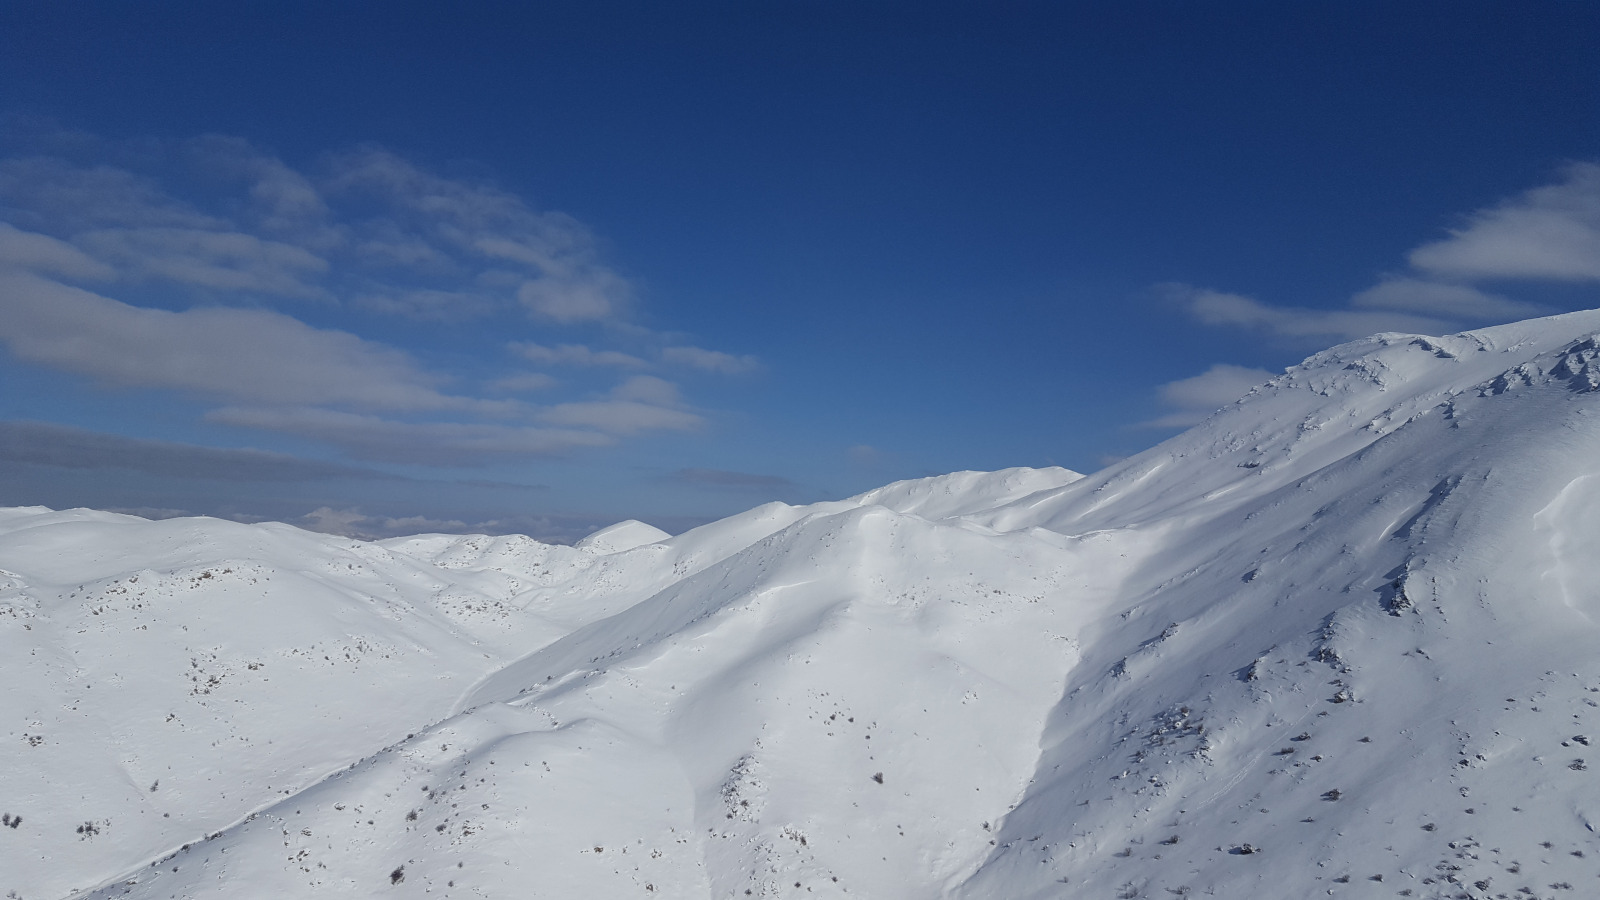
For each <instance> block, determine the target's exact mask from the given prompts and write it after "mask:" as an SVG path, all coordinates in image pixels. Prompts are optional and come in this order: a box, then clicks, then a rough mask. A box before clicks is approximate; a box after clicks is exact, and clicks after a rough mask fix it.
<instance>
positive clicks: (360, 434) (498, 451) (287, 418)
mask: <svg viewBox="0 0 1600 900" xmlns="http://www.w3.org/2000/svg"><path fill="white" fill-rule="evenodd" d="M557 408H559V407H557ZM206 420H207V421H210V422H215V423H217V424H222V425H232V426H236V427H242V428H255V429H263V430H267V431H278V432H284V433H287V434H293V435H298V436H300V437H304V438H310V439H312V440H315V441H321V442H323V443H327V444H332V445H334V446H336V447H339V448H340V449H342V450H344V451H345V452H346V453H348V454H350V455H351V456H354V457H356V458H357V459H365V460H370V461H372V462H388V463H414V464H420V465H436V466H445V465H470V464H474V463H482V462H488V461H491V460H495V459H505V458H508V457H519V456H522V457H529V456H532V457H540V456H544V457H548V456H563V455H566V454H569V453H572V452H573V451H576V450H581V449H585V448H592V447H606V446H610V445H612V444H614V443H616V438H615V437H613V435H616V434H633V433H637V432H638V431H640V430H643V429H642V428H634V429H631V430H618V429H606V428H598V427H596V426H595V425H594V424H593V423H590V422H584V421H572V422H559V421H554V420H553V419H552V420H551V423H552V424H556V425H563V424H570V425H574V426H579V427H574V428H543V427H537V426H532V425H506V424H497V423H486V422H459V421H455V422H411V421H404V420H399V419H392V418H385V417H382V416H377V415H372V414H369V413H355V412H347V411H344V410H335V409H324V408H318V407H281V406H274V407H248V406H225V407H222V408H220V409H215V410H212V411H211V412H209V413H207V414H206ZM584 426H587V427H584Z"/></svg>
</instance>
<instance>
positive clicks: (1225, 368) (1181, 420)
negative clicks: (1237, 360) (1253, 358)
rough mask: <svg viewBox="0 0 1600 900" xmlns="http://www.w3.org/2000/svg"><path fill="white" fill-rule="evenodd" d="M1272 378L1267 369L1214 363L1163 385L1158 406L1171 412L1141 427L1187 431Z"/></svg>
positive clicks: (1273, 375) (1272, 375)
mask: <svg viewBox="0 0 1600 900" xmlns="http://www.w3.org/2000/svg"><path fill="white" fill-rule="evenodd" d="M1274 377H1275V374H1274V373H1272V372H1269V371H1267V370H1266V369H1251V368H1246V367H1244V366H1234V365H1229V364H1227V363H1217V364H1216V365H1213V366H1212V367H1211V368H1209V369H1207V370H1206V371H1204V372H1202V373H1201V374H1199V375H1195V376H1192V377H1189V378H1180V379H1179V380H1177V381H1169V382H1167V383H1166V384H1164V385H1162V386H1161V388H1160V391H1159V396H1160V399H1161V403H1162V405H1164V406H1167V407H1170V408H1172V412H1170V413H1168V414H1166V415H1164V416H1162V417H1160V418H1158V419H1153V420H1151V421H1149V422H1145V423H1143V424H1144V425H1145V426H1147V427H1150V428H1187V427H1188V426H1190V425H1194V424H1195V423H1197V422H1200V421H1201V420H1203V419H1205V418H1206V417H1207V416H1209V415H1211V414H1212V413H1214V412H1216V411H1217V410H1218V409H1221V408H1222V407H1224V406H1227V405H1228V404H1229V403H1232V402H1233V401H1235V400H1238V399H1239V398H1240V397H1243V396H1244V395H1245V394H1247V393H1249V392H1250V390H1251V389H1252V388H1254V387H1256V386H1258V385H1261V384H1265V383H1266V382H1268V381H1270V380H1271V379H1272V378H1274Z"/></svg>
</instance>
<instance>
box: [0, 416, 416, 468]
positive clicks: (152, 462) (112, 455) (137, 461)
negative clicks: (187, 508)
mask: <svg viewBox="0 0 1600 900" xmlns="http://www.w3.org/2000/svg"><path fill="white" fill-rule="evenodd" d="M0 460H4V461H5V462H8V463H25V464H33V465H43V466H55V467H58V468H66V469H114V470H126V471H133V472H141V473H144V474H147V475H164V476H179V477H184V478H206V479H213V480H217V481H233V482H282V481H326V480H333V479H352V478H356V479H369V478H378V479H382V478H385V477H386V476H384V475H382V474H380V473H378V472H374V471H371V470H368V469H360V468H356V467H355V466H347V465H340V464H338V463H327V462H318V461H315V460H308V459H300V458H298V457H294V456H286V455H284V454H281V453H268V452H266V451H262V450H249V449H233V448H218V447H201V446H197V445H194V444H180V443H174V442H171V441H153V440H148V439H143V438H130V437H123V436H121V435H115V434H104V433H101V432H96V431H88V430H85V429H82V428H73V427H70V426H67V425H57V424H53V423H49V422H0Z"/></svg>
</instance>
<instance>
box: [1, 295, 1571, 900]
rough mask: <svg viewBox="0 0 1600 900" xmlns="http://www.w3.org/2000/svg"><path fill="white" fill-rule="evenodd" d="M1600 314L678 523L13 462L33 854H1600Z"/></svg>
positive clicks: (1142, 858)
mask: <svg viewBox="0 0 1600 900" xmlns="http://www.w3.org/2000/svg"><path fill="white" fill-rule="evenodd" d="M1597 335H1600V311H1590V312H1582V313H1572V314H1568V315H1564V316H1556V317H1552V318H1548V319H1539V320H1533V321H1529V322H1523V323H1517V324H1513V325H1506V326H1499V327H1496V328H1490V329H1484V330H1482V331H1477V332H1468V333H1465V334H1461V335H1452V336H1447V337H1421V336H1415V335H1395V334H1388V335H1378V336H1375V337H1373V338H1369V339H1366V340H1362V341H1355V342H1352V343H1349V344H1344V345H1341V346H1339V347H1335V348H1333V349H1331V350H1328V351H1325V352H1323V353H1320V354H1317V355H1315V356H1313V357H1311V358H1309V359H1307V360H1306V361H1305V362H1304V363H1302V364H1301V365H1299V366H1296V367H1294V368H1292V369H1290V370H1289V371H1288V372H1287V373H1285V374H1284V375H1283V376H1281V377H1279V378H1277V379H1274V380H1273V381H1272V382H1270V383H1269V384H1267V385H1264V386H1262V387H1259V388H1257V389H1255V390H1254V391H1252V392H1251V393H1250V394H1249V395H1248V396H1246V397H1244V398H1243V399H1241V400H1240V401H1239V402H1237V403H1235V404H1232V405H1230V406H1228V407H1226V408H1224V409H1222V410H1220V411H1218V412H1217V413H1216V414H1215V415H1213V416H1212V417H1211V418H1210V419H1208V420H1207V421H1206V422H1204V423H1202V424H1201V425H1199V426H1197V427H1196V428H1194V429H1192V430H1190V431H1188V432H1186V433H1184V434H1182V435H1179V436H1177V437H1175V438H1173V439H1171V440H1169V441H1167V442H1165V443H1163V444H1161V445H1160V446H1158V447H1155V448H1152V449H1151V450H1149V451H1146V452H1145V453H1142V454H1140V455H1138V456H1135V457H1133V458H1131V459H1128V460H1126V461H1124V462H1122V463H1120V464H1118V465H1116V466H1113V467H1111V468H1109V469H1106V470H1104V471H1102V472H1099V473H1096V474H1094V475H1092V476H1089V477H1082V476H1079V475H1077V474H1075V473H1072V472H1068V471H1066V470H1063V469H1041V470H1032V469H1010V470H1005V471H1001V472H993V473H978V472H960V473H954V474H951V475H947V476H941V477H937V478H929V479H920V480H915V481H909V482H900V483H897V484H893V485H889V486H887V487H884V488H880V489H878V490H876V491H871V492H869V493H867V494H863V495H861V496H858V497H854V498H851V499H848V500H842V501H837V502H829V503H820V504H815V505H812V506H806V507H790V506H786V505H784V504H779V503H773V504H768V505H766V506H762V507H758V508H756V509H753V510H750V511H749V512H746V513H742V514H740V515H737V516H733V517H730V518H728V519H725V520H722V521H720V522H715V523H712V524H709V525H706V526H703V527H701V528H698V529H695V530H693V531H690V532H688V533H685V534H682V535H678V536H676V537H672V536H668V535H666V534H665V533H663V532H660V531H658V530H656V529H653V528H651V527H650V526H648V525H644V524H642V523H638V522H625V523H620V524H619V525H616V526H613V527H612V528H608V529H604V530H602V531H601V532H597V533H596V534H594V535H591V536H590V537H589V538H586V539H585V540H584V541H582V542H580V543H579V544H578V545H577V546H574V547H560V546H550V545H544V544H540V543H537V542H535V541H532V540H530V539H528V538H524V537H515V536H513V537H483V536H467V537H463V536H455V535H420V536H417V537H412V538H400V539H394V540H388V541H380V542H376V543H363V542H360V541H353V540H349V539H343V538H336V537H331V536H327V535H320V534H312V533H308V532H303V531H299V530H297V529H294V528H291V527H288V526H283V525H240V524H236V523H231V522H225V521H219V520H212V519H173V520H165V521H157V522H152V521H146V520H143V519H139V518H135V517H131V516H121V515H115V514H110V513H103V512H96V511H91V510H66V511H52V510H47V509H42V508H15V509H5V510H0V654H3V655H0V659H3V660H4V674H5V680H4V687H3V689H0V773H4V774H3V778H0V813H3V816H4V817H3V819H0V891H8V892H10V893H9V894H7V896H8V897H20V898H23V900H39V898H68V897H72V898H79V897H83V898H88V897H93V898H112V897H129V898H178V897H195V898H198V897H242V898H254V897H261V898H266V897H314V896H348V897H378V896H382V897H391V896H392V897H421V896H440V897H452V896H453V897H463V898H468V897H491V898H498V897H517V898H526V897H550V898H572V897H585V898H609V897H619V898H620V897H646V898H648V897H685V898H702V897H705V898H733V900H738V898H742V897H800V896H822V897H848V896H854V897H868V898H934V897H948V898H1034V897H1039V898H1044V897H1051V898H1059V897H1070V898H1101V897H1104V898H1133V897H1141V898H1154V897H1185V896H1192V897H1205V896H1217V897H1228V898H1288V897H1309V896H1346V897H1415V898H1452V900H1454V898H1474V900H1485V898H1563V900H1565V898H1573V900H1578V898H1584V897H1593V896H1600V843H1597V836H1596V834H1595V827H1596V823H1597V822H1600V786H1597V784H1596V780H1595V779H1597V778H1600V774H1597V772H1600V750H1592V749H1591V748H1592V747H1595V746H1597V743H1596V742H1600V655H1597V654H1596V653H1595V651H1594V648H1595V646H1596V638H1597V637H1600V634H1597V630H1596V623H1597V619H1600V552H1597V550H1600V337H1597Z"/></svg>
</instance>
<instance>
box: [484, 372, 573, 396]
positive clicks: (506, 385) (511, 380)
mask: <svg viewBox="0 0 1600 900" xmlns="http://www.w3.org/2000/svg"><path fill="white" fill-rule="evenodd" d="M557 384H560V382H558V381H556V380H555V379H554V378H552V377H551V376H549V375H546V374H545V373H543V372H523V373H521V374H519V375H507V376H506V377H504V378H497V379H495V380H494V381H491V382H489V387H491V388H493V389H494V390H497V391H504V392H506V393H512V394H526V393H532V392H534V391H545V390H549V389H550V388H553V387H555V386H556V385H557Z"/></svg>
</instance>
